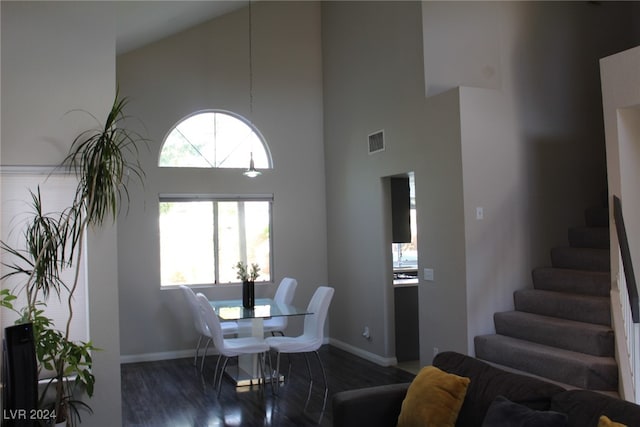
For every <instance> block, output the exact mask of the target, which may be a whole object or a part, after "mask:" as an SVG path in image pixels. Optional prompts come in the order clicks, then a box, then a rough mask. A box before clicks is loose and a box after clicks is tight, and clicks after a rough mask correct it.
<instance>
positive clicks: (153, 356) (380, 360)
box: [120, 337, 398, 366]
mask: <svg viewBox="0 0 640 427" xmlns="http://www.w3.org/2000/svg"><path fill="white" fill-rule="evenodd" d="M323 343H324V344H330V345H333V346H335V347H337V348H339V349H341V350H344V351H346V352H349V353H351V354H355V355H356V356H358V357H362V358H363V359H366V360H368V361H370V362H373V363H375V364H377V365H380V366H395V365H397V364H398V360H397V359H396V358H395V357H381V356H378V355H377V354H374V353H371V352H368V351H366V350H363V349H361V348H358V347H354V346H352V345H351V344H347V343H344V342H342V341H339V340H336V339H334V338H327V337H325V339H324V342H323ZM193 351H194V350H177V351H162V352H159V353H142V354H127V355H122V356H120V363H121V364H125V363H139V362H156V361H159V360H171V359H184V358H187V357H193ZM207 354H208V355H213V354H217V352H216V350H215V349H212V348H210V349H209V351H208V352H207Z"/></svg>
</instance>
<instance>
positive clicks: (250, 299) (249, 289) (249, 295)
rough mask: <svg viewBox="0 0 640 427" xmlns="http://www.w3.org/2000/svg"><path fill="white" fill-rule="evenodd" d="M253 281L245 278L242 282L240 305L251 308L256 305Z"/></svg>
mask: <svg viewBox="0 0 640 427" xmlns="http://www.w3.org/2000/svg"><path fill="white" fill-rule="evenodd" d="M255 289H256V287H255V282H254V281H252V280H245V281H244V282H242V306H243V307H244V308H253V307H254V306H255V305H256V294H255Z"/></svg>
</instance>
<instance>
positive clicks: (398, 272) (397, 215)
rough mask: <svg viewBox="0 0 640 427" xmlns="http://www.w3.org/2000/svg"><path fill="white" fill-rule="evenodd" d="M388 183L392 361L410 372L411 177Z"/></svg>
mask: <svg viewBox="0 0 640 427" xmlns="http://www.w3.org/2000/svg"><path fill="white" fill-rule="evenodd" d="M389 181H390V192H391V197H390V200H391V223H392V233H391V235H392V238H391V240H392V243H391V248H390V249H391V254H392V259H393V280H392V286H393V294H394V311H395V319H394V320H395V338H396V342H395V350H396V359H397V361H398V367H400V368H402V369H406V370H409V371H412V372H413V371H414V370H415V369H416V368H418V367H419V364H420V333H419V315H418V313H419V306H418V283H419V280H418V233H417V219H416V218H417V215H416V202H415V175H414V173H413V172H408V173H406V174H402V175H396V176H392V177H390V178H389Z"/></svg>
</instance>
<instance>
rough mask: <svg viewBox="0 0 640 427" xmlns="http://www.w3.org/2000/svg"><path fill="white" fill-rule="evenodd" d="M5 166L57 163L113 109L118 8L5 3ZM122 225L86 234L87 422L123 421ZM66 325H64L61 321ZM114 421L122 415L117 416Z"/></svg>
mask: <svg viewBox="0 0 640 427" xmlns="http://www.w3.org/2000/svg"><path fill="white" fill-rule="evenodd" d="M1 7H2V96H1V103H2V131H1V134H0V136H1V146H0V155H1V163H2V165H3V166H7V165H11V166H28V165H38V166H43V165H57V164H58V163H60V162H61V161H62V160H63V158H64V156H65V155H66V153H67V151H68V149H69V146H70V145H71V142H72V141H73V139H74V138H75V137H76V136H77V134H78V133H79V132H80V131H84V130H86V129H90V128H93V127H94V126H95V125H96V123H95V122H94V121H93V119H91V118H89V117H88V116H87V115H84V114H81V113H71V114H67V113H68V112H69V111H70V110H73V109H83V110H86V111H88V112H90V113H92V114H94V115H95V116H96V117H98V118H102V117H104V116H105V115H106V113H107V112H108V111H109V108H110V107H111V103H112V102H113V95H114V92H115V67H114V61H115V34H114V32H113V15H112V14H111V13H110V10H109V9H106V8H105V7H104V5H102V4H97V3H91V4H79V3H77V2H70V3H58V2H2V4H1ZM116 237H117V233H116V229H115V226H114V227H110V226H107V227H103V228H102V229H100V230H98V231H90V232H89V234H88V240H87V254H88V255H87V258H86V261H87V268H88V270H87V271H88V295H89V296H88V311H89V313H90V319H89V334H90V338H91V340H92V341H93V343H94V344H95V345H96V346H97V347H99V348H101V349H102V350H101V351H97V352H95V353H94V355H93V363H94V365H93V366H94V374H95V376H96V389H95V394H94V397H93V398H92V399H91V400H90V401H89V402H88V403H89V404H90V405H91V407H92V408H93V410H94V413H93V415H88V414H86V415H84V414H83V416H82V420H83V421H84V423H85V424H87V425H92V426H105V427H111V426H113V425H117V424H118V423H119V422H120V413H121V401H120V341H119V328H118V286H117V281H118V277H117V271H118V260H117V253H116ZM59 326H61V325H59ZM114 420H115V421H114Z"/></svg>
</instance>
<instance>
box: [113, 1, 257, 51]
mask: <svg viewBox="0 0 640 427" xmlns="http://www.w3.org/2000/svg"><path fill="white" fill-rule="evenodd" d="M248 4H249V2H248V1H247V0H207V1H155V0H135V1H114V2H113V5H114V7H115V8H116V19H117V21H116V22H117V39H116V51H117V53H118V54H122V53H126V52H129V51H131V50H134V49H137V48H139V47H142V46H144V45H147V44H149V43H152V42H154V41H157V40H160V39H162V38H164V37H167V36H170V35H171V34H175V33H178V32H180V31H183V30H185V29H187V28H189V27H192V26H194V25H197V24H200V23H202V22H205V21H208V20H210V19H213V18H215V17H217V16H221V15H224V14H226V13H229V12H231V11H234V10H237V9H240V8H242V7H244V6H246V5H248Z"/></svg>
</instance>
